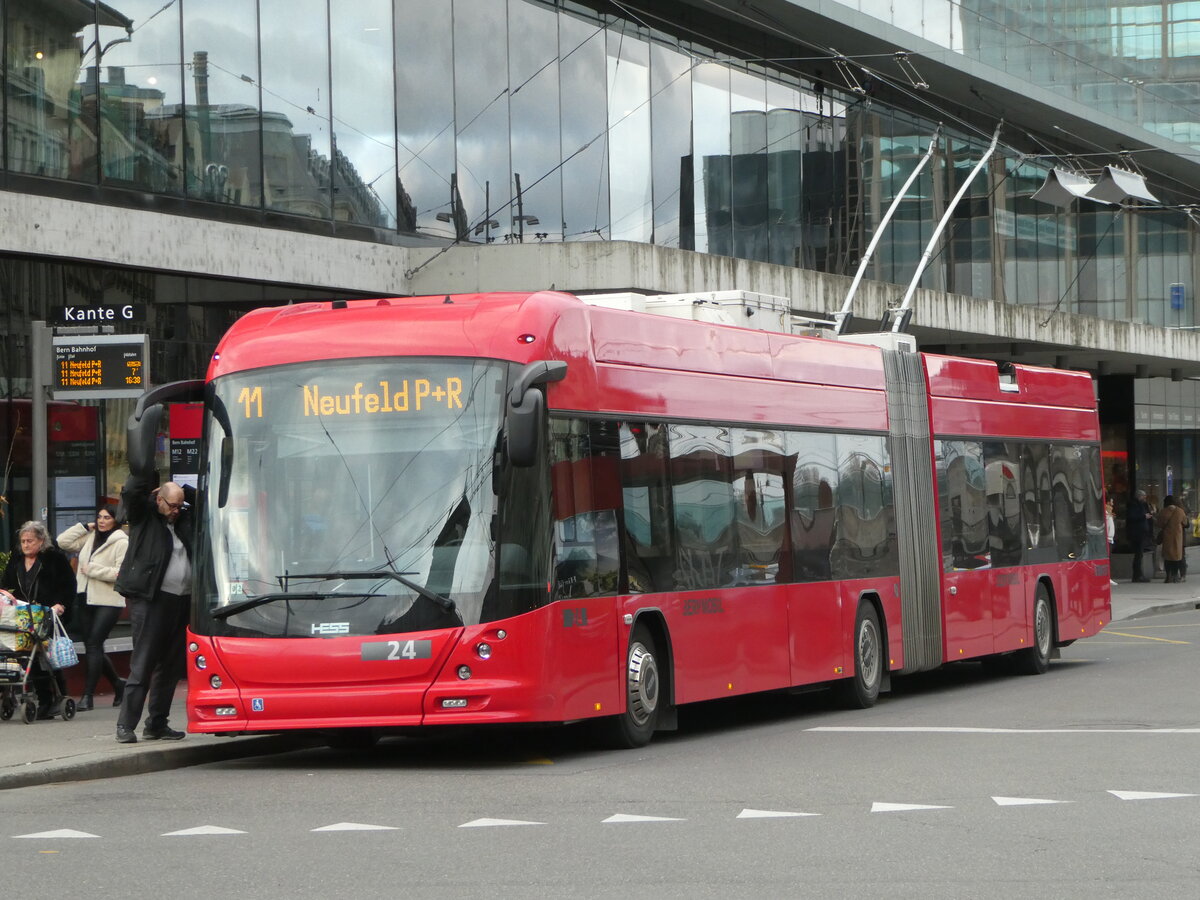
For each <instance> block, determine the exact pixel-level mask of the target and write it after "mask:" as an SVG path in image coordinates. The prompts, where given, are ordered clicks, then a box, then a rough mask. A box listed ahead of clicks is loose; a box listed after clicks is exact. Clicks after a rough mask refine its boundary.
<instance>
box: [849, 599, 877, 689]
mask: <svg viewBox="0 0 1200 900" xmlns="http://www.w3.org/2000/svg"><path fill="white" fill-rule="evenodd" d="M883 660H884V647H883V632H882V631H881V630H880V628H879V616H878V615H877V614H876V612H875V607H874V606H872V605H871V604H870V603H860V604H859V605H858V614H857V615H856V616H855V617H854V676H853V677H852V678H850V679H847V680H846V681H844V682H843V683H842V684H841V686H840V690H841V695H842V700H843V702H844V703H845V704H846V705H847V706H849V707H850V708H852V709H869V708H870V707H872V706H874V705H875V702H876V701H877V700H878V699H879V691H880V689H881V688H882V687H883V665H884V663H883Z"/></svg>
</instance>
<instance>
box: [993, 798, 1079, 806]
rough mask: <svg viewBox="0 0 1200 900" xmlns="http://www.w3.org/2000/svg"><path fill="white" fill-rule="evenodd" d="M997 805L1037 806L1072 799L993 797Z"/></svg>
mask: <svg viewBox="0 0 1200 900" xmlns="http://www.w3.org/2000/svg"><path fill="white" fill-rule="evenodd" d="M992 799H993V800H995V801H996V805H997V806H1037V805H1039V804H1043V803H1070V802H1071V801H1070V800H1040V799H1036V798H1034V797H993V798H992Z"/></svg>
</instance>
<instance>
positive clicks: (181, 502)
mask: <svg viewBox="0 0 1200 900" xmlns="http://www.w3.org/2000/svg"><path fill="white" fill-rule="evenodd" d="M151 476H153V472H152V473H151ZM150 484H151V481H150V479H149V478H147V477H146V476H144V475H139V474H132V473H131V474H130V476H129V480H128V481H126V482H125V488H124V489H123V490H122V491H121V504H122V506H124V508H125V516H126V518H128V520H129V550H128V552H126V554H125V562H124V563H123V564H122V565H121V572H120V574H119V575H118V576H117V591H118V592H119V593H120V594H121V595H122V596H123V597H124V598H125V599H126V600H127V601H128V602H129V620H130V622H131V623H132V625H133V653H132V655H131V657H130V661H129V680H128V681H127V682H126V683H125V702H124V704H123V705H122V706H121V715H120V716H119V717H118V719H117V741H118V742H119V743H122V744H136V743H137V739H138V738H137V733H136V729H137V725H138V720H139V719H141V717H142V709H143V707H144V706H146V703H147V699H148V700H149V715H148V716H147V717H146V725H145V727H144V728H143V729H142V738H143V740H147V741H157V740H164V741H178V740H182V739H183V737H184V733H183V732H182V731H176V730H175V729H173V728H171V727H170V726H169V725H168V724H167V718H168V717H169V716H170V714H171V701H172V700H173V699H174V697H175V685H176V684H177V683H178V681H179V679H180V678H182V677H183V675H184V671H185V669H184V640H185V637H186V633H187V623H188V613H189V608H190V606H191V591H192V561H191V556H192V511H191V509H190V501H191V499H192V498H193V497H194V496H195V488H192V487H191V486H188V487H187V488H186V489H185V488H182V487H180V486H179V485H177V484H176V483H175V482H173V481H168V482H166V483H165V484H163V485H162V486H160V487H157V488H155V489H154V490H151V489H150ZM185 491H186V492H187V493H185ZM188 494H190V495H191V496H188Z"/></svg>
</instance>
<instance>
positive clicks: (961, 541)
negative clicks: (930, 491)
mask: <svg viewBox="0 0 1200 900" xmlns="http://www.w3.org/2000/svg"><path fill="white" fill-rule="evenodd" d="M934 453H935V455H936V458H937V480H938V515H939V517H940V519H941V527H942V568H943V570H944V571H947V572H953V571H956V570H960V569H980V568H983V567H984V566H989V565H991V562H992V560H991V554H990V552H989V548H988V522H987V503H986V501H987V483H986V477H985V474H984V467H983V445H982V444H980V443H979V442H977V441H935V442H934Z"/></svg>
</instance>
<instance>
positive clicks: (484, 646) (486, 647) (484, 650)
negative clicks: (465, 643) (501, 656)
mask: <svg viewBox="0 0 1200 900" xmlns="http://www.w3.org/2000/svg"><path fill="white" fill-rule="evenodd" d="M475 652H476V653H477V654H479V658H480V659H490V658H491V656H492V645H491V644H488V643H485V642H483V641H480V642H479V643H478V644H476V645H475Z"/></svg>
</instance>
